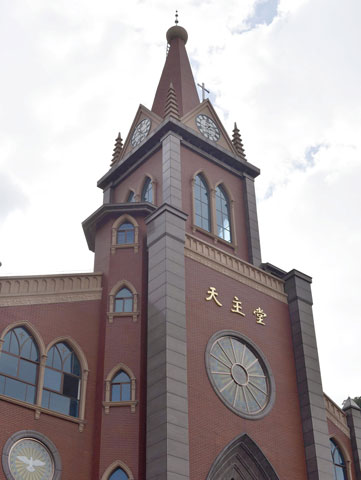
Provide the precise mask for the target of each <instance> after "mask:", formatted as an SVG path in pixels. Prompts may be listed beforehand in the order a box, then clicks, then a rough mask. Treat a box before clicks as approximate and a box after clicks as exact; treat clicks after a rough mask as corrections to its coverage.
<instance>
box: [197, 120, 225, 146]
mask: <svg viewBox="0 0 361 480" xmlns="http://www.w3.org/2000/svg"><path fill="white" fill-rule="evenodd" d="M196 125H197V127H198V130H199V131H200V132H201V134H202V135H204V136H205V137H206V138H209V140H212V142H217V141H218V140H219V137H220V136H221V134H220V131H219V128H218V127H217V125H216V124H215V123H214V121H213V120H212V119H211V118H209V117H208V116H207V115H204V114H200V115H198V116H197V118H196Z"/></svg>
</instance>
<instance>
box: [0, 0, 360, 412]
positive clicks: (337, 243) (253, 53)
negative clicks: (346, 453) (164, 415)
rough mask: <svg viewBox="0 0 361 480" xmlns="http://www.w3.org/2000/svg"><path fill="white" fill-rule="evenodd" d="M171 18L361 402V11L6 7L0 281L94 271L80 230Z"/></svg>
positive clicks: (1, 38) (313, 2)
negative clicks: (308, 286) (237, 140)
mask: <svg viewBox="0 0 361 480" xmlns="http://www.w3.org/2000/svg"><path fill="white" fill-rule="evenodd" d="M180 3H181V5H180ZM176 8H178V9H179V19H180V24H181V25H182V26H184V27H185V28H186V29H187V31H188V34H189V40H188V44H187V50H188V54H189V57H190V60H191V63H192V68H193V73H194V76H195V79H196V82H199V83H202V82H205V84H206V87H207V88H208V89H209V90H210V91H211V95H210V99H211V101H212V102H213V104H214V106H215V108H216V110H217V112H218V114H219V116H220V118H221V119H222V121H223V122H224V126H225V127H226V129H227V130H228V132H229V133H230V134H231V131H232V128H233V122H234V121H237V124H238V127H239V128H240V130H241V134H242V138H243V142H244V146H245V150H246V155H247V158H248V160H249V161H250V162H251V163H253V164H254V165H256V166H258V167H260V168H261V171H262V174H261V176H260V177H258V179H257V180H256V189H257V197H258V214H259V222H260V230H261V245H262V253H263V261H267V262H270V263H273V264H274V265H277V266H278V267H280V268H282V269H284V270H287V271H288V270H291V269H293V268H296V269H298V270H301V271H302V272H304V273H306V274H308V275H310V276H312V277H313V297H314V316H315V324H316V331H317V335H318V345H319V354H320V360H321V370H322V376H323V386H324V390H325V392H326V393H328V394H329V395H330V396H331V398H333V399H334V400H335V401H336V402H338V403H339V404H341V402H342V400H344V399H345V398H347V397H348V396H349V395H350V396H356V395H357V396H358V395H361V381H360V380H361V362H360V343H361V292H360V285H361V273H360V272H361V261H360V251H361V225H360V206H361V193H360V192H361V189H360V187H359V182H360V178H361V161H360V154H361V140H360V135H361V98H360V97H361V60H360V59H361V55H360V45H361V33H360V32H361V30H360V27H359V22H360V18H361V2H360V1H359V0H343V1H342V2H340V1H339V0H279V1H278V0H263V1H262V0H258V1H257V0H227V2H224V1H216V0H203V1H202V0H197V1H195V0H183V1H182V2H179V1H174V0H167V1H165V0H158V1H157V0H149V1H147V0H143V1H141V0H138V1H136V0H133V1H128V2H125V1H119V0H104V1H102V2H100V1H99V0H97V1H96V0H57V1H56V2H55V1H49V0H0V64H1V74H0V261H1V262H2V264H3V266H2V267H1V268H0V275H2V276H4V275H20V274H23V275H25V274H41V273H67V272H82V271H83V272H86V271H91V270H92V267H93V254H92V253H91V252H89V251H88V250H87V245H86V241H85V237H84V235H83V232H82V228H81V222H82V221H83V220H84V219H85V218H86V217H88V216H89V215H90V214H91V213H92V212H93V211H94V210H95V209H96V208H98V207H99V206H100V204H101V202H102V194H101V191H100V190H99V189H98V188H97V187H96V181H97V180H98V179H99V178H100V177H101V176H102V175H103V174H104V173H105V172H106V171H107V170H108V168H109V164H110V161H111V158H112V151H113V146H114V139H115V137H116V136H117V134H118V131H121V133H122V136H123V138H125V136H126V135H127V133H128V129H129V127H130V125H131V122H132V120H133V117H134V115H135V113H136V110H137V108H138V105H139V103H142V104H144V105H145V106H147V107H148V108H151V106H152V102H153V97H154V93H155V89H156V87H157V83H158V80H159V77H160V73H161V70H162V67H163V64H164V61H165V54H166V40H165V32H166V30H167V28H168V27H169V26H171V25H172V24H173V21H174V12H175V9H176ZM274 321H277V319H274Z"/></svg>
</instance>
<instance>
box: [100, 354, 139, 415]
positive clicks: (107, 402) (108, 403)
mask: <svg viewBox="0 0 361 480" xmlns="http://www.w3.org/2000/svg"><path fill="white" fill-rule="evenodd" d="M120 370H123V371H124V372H125V373H126V374H127V375H128V376H129V378H130V385H131V387H130V400H127V401H120V402H112V401H111V400H110V389H111V383H112V380H113V378H114V376H115V375H116V374H117V373H118V372H119V371H120ZM135 383H136V378H135V375H134V373H133V371H132V370H131V369H130V368H129V367H128V365H125V364H124V363H121V362H120V363H118V364H117V365H115V366H114V367H113V368H112V369H111V370H110V372H109V373H108V375H107V377H106V379H105V401H104V402H103V406H104V411H105V413H106V414H108V413H109V411H110V407H127V406H129V407H130V411H131V412H132V413H134V412H135V407H136V405H137V403H138V402H137V400H136V399H135Z"/></svg>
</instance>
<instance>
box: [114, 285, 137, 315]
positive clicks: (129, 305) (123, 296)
mask: <svg viewBox="0 0 361 480" xmlns="http://www.w3.org/2000/svg"><path fill="white" fill-rule="evenodd" d="M132 311H133V294H132V292H131V291H130V290H129V289H128V288H126V287H123V288H121V289H120V290H118V293H117V294H116V295H115V298H114V312H116V313H126V312H129V313H130V312H132Z"/></svg>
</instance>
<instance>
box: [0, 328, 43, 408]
mask: <svg viewBox="0 0 361 480" xmlns="http://www.w3.org/2000/svg"><path fill="white" fill-rule="evenodd" d="M38 368H39V350H38V347H37V346H36V344H35V341H34V339H33V337H32V336H31V335H30V334H29V332H28V331H27V330H26V329H25V328H23V327H16V328H14V329H13V330H10V332H8V333H7V334H6V335H5V338H4V344H3V347H2V351H1V354H0V393H1V394H3V395H7V396H8V397H12V398H16V399H18V400H23V401H24V402H28V403H35V398H36V385H37V380H38Z"/></svg>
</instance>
